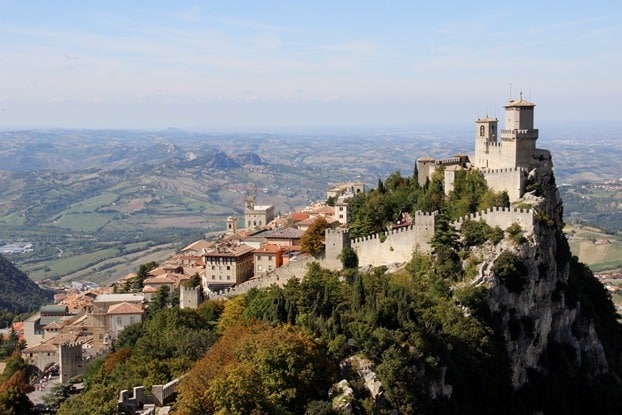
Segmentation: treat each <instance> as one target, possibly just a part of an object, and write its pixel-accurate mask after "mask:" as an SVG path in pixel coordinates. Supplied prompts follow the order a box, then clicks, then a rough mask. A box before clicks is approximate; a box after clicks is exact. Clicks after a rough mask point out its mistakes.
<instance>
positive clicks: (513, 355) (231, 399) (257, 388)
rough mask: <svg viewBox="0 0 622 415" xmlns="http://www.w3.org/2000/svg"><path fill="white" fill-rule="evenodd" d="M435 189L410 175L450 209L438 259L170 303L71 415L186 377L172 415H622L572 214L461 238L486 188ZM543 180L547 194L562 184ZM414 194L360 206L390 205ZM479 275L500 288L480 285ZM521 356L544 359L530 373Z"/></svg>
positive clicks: (603, 298)
mask: <svg viewBox="0 0 622 415" xmlns="http://www.w3.org/2000/svg"><path fill="white" fill-rule="evenodd" d="M387 181H388V182H389V183H390V182H391V181H390V180H387ZM387 181H385V183H386V182H387ZM434 182H435V180H432V181H431V182H430V184H429V185H428V186H424V188H423V189H418V190H416V187H417V186H416V185H414V184H413V183H412V181H410V180H409V179H406V180H405V183H409V184H412V185H413V186H414V188H415V190H412V189H411V190H412V191H413V192H415V193H416V192H421V193H420V197H425V196H424V195H425V194H426V192H429V193H427V194H428V196H429V197H432V196H434V198H433V199H434V200H437V201H438V203H439V206H438V207H439V209H440V211H441V213H440V214H439V221H438V228H437V231H436V233H435V236H434V238H433V240H432V246H433V248H434V254H433V255H422V254H420V253H417V252H415V253H414V254H413V257H412V260H411V261H409V263H408V264H407V265H406V266H405V267H404V268H403V269H401V270H399V271H396V272H393V273H387V270H386V268H384V267H381V268H375V269H371V270H367V271H363V270H359V269H356V268H347V269H345V270H343V271H340V272H332V271H328V270H326V269H323V268H322V267H321V266H320V265H319V264H318V263H312V264H311V265H309V266H308V269H307V273H306V275H305V277H304V278H303V279H302V280H297V279H292V280H289V281H288V282H287V283H286V284H285V285H283V286H282V287H279V286H276V285H275V286H272V287H270V288H268V289H251V290H250V291H249V292H248V293H247V294H245V295H240V296H237V297H234V298H232V299H230V300H228V301H224V302H223V301H215V300H209V301H207V302H205V303H203V304H202V305H201V306H200V307H199V309H198V310H196V311H189V310H179V309H177V308H167V307H162V305H159V306H158V307H156V308H152V309H151V313H150V316H149V319H148V320H147V321H146V322H145V323H142V324H138V325H135V326H132V327H128V328H126V329H125V330H124V331H123V332H122V334H121V338H120V340H119V342H118V343H117V344H116V347H115V352H114V353H113V354H111V355H110V356H108V357H106V358H102V359H100V360H99V361H98V362H97V363H96V364H95V365H93V366H92V368H91V370H90V372H89V374H88V375H87V376H86V391H85V392H84V393H83V394H81V395H77V396H75V397H72V398H69V399H68V400H67V401H66V402H65V403H64V404H63V405H62V406H61V408H60V410H59V412H58V413H59V415H73V414H77V413H85V412H86V413H91V414H102V415H104V414H111V413H112V411H113V409H112V408H113V407H114V402H115V400H116V397H117V393H118V390H120V389H129V388H131V387H132V386H135V385H137V384H141V383H144V384H146V386H149V385H151V384H153V383H156V382H161V383H163V382H166V381H168V380H170V379H171V378H172V377H175V376H179V375H180V374H182V373H184V374H185V376H184V377H183V379H182V381H181V386H180V390H179V395H178V397H177V401H176V403H175V404H174V408H173V413H175V414H197V413H201V414H266V413H270V414H303V413H304V414H308V415H312V414H318V415H319V414H387V415H388V414H393V413H400V414H467V415H468V414H500V413H502V414H533V413H538V412H540V413H546V414H577V415H578V414H584V413H590V412H594V413H617V412H618V411H617V397H618V396H620V393H622V381H621V380H620V379H622V360H621V358H620V353H619V350H620V346H621V345H622V327H621V326H620V324H619V322H618V321H617V318H618V316H617V314H616V312H615V309H614V308H613V305H612V303H611V299H610V298H609V295H608V294H607V291H606V290H605V289H604V288H603V286H602V284H600V283H599V282H598V281H597V280H596V279H595V278H594V276H593V275H592V273H591V272H590V271H589V269H588V268H587V267H585V266H583V265H582V264H580V263H578V262H577V260H576V258H573V257H572V256H571V254H570V251H569V247H568V244H567V242H566V241H565V239H564V237H563V235H562V233H561V229H560V226H559V219H560V218H559V217H557V216H553V215H554V212H553V211H550V212H548V211H546V210H543V211H542V212H541V213H540V214H539V215H538V218H539V219H538V221H539V225H538V226H539V227H540V231H539V232H538V233H537V234H535V235H524V234H523V232H522V230H521V227H520V226H515V225H512V226H509V227H508V228H507V229H505V230H499V229H491V228H490V227H489V226H487V225H486V224H485V223H483V222H472V223H469V224H465V225H464V226H463V227H462V229H461V231H460V232H456V231H455V230H454V229H453V228H451V227H450V226H448V224H449V220H450V218H451V217H452V215H462V214H463V212H464V211H463V209H466V210H469V209H472V208H474V207H469V206H479V205H480V203H481V201H482V200H486V199H487V198H486V197H483V195H485V194H487V190H486V189H485V188H478V191H477V192H475V193H472V192H470V191H469V192H466V193H467V195H465V192H462V191H461V190H460V189H461V186H463V185H465V184H466V183H474V182H477V176H473V177H469V176H468V175H465V176H464V177H463V178H462V179H460V180H459V181H458V182H457V189H458V192H460V193H459V194H450V195H449V196H448V197H444V195H443V191H442V187H440V188H438V187H436V189H437V190H436V191H431V190H429V189H430V188H432V189H434V188H435V186H434ZM385 183H383V185H385ZM540 183H541V185H542V189H543V191H544V192H545V194H546V195H547V196H550V194H551V193H550V189H551V188H552V186H554V184H553V183H554V180H553V179H552V177H549V176H546V175H544V176H543V177H541V178H540ZM404 186H406V185H404ZM379 188H380V186H379ZM406 188H407V187H402V186H392V185H389V186H385V189H384V191H382V192H381V191H380V190H379V189H376V190H374V191H373V192H370V194H369V195H366V196H364V197H365V198H372V197H375V198H377V199H376V200H377V201H379V202H382V203H384V204H386V205H389V203H388V201H389V200H394V199H399V197H397V194H400V192H401V191H403V190H404V189H406ZM400 189H402V190H400ZM458 192H455V193H458ZM475 194H479V195H480V196H479V197H475V196H474V195H475ZM500 200H501V202H503V198H501V199H500ZM541 201H542V202H543V204H541V205H540V206H541V207H542V208H543V209H546V208H545V205H546V203H547V199H542V200H541ZM548 202H550V206H554V207H555V209H557V206H558V205H557V203H556V201H555V200H549V201H548ZM412 203H418V202H417V201H416V200H412ZM361 206H362V207H361V208H360V210H359V214H361V212H366V208H364V206H365V203H361ZM459 206H462V207H461V208H458V207H459ZM407 207H410V208H411V209H412V208H413V207H414V205H408V206H407ZM450 212H454V213H450ZM392 220H393V218H391V217H387V218H384V223H390V222H391V221H392ZM553 246H555V248H552V247H553ZM536 252H537V253H538V255H535V253H536ZM493 253H494V254H495V255H496V256H494V257H493V258H492V259H486V258H485V255H491V254H493ZM538 256H542V258H538ZM549 256H551V257H549ZM484 261H490V262H487V263H486V266H483V267H480V266H481V265H482V262H484ZM480 269H481V270H482V275H484V276H486V275H488V276H489V277H490V278H491V279H492V280H491V281H492V282H491V283H490V284H481V283H480V284H476V283H475V279H476V278H480V277H481V275H480V274H479V270H480ZM478 275H479V276H478ZM545 289H546V290H550V292H548V293H543V292H542V291H543V290H545ZM523 301H526V303H523ZM525 312H526V313H527V314H521V313H525ZM530 313H531V314H530ZM544 315H549V316H550V317H551V320H549V321H548V323H547V322H545V321H544V320H543V318H542V317H543V316H544ZM171 322H173V323H171ZM547 324H548V325H547ZM541 336H543V337H541ZM523 349H526V350H528V351H532V352H533V351H535V350H536V349H538V350H541V353H540V354H539V355H538V356H539V357H538V358H536V361H535V362H532V363H529V362H527V361H526V360H525V359H531V358H532V356H531V355H529V354H524V352H523V351H522V350H523ZM189 352H191V353H190V354H188V353H189ZM521 373H523V374H524V377H523V375H521ZM80 411H82V412H80Z"/></svg>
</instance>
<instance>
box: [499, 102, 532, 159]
mask: <svg viewBox="0 0 622 415" xmlns="http://www.w3.org/2000/svg"><path fill="white" fill-rule="evenodd" d="M534 107H535V104H533V103H531V102H529V101H527V100H524V99H523V94H522V93H521V96H520V99H519V100H518V101H515V100H511V101H509V102H508V103H507V104H506V105H505V106H504V108H505V128H504V129H503V130H501V142H502V144H503V153H504V158H505V159H506V161H508V162H513V163H512V164H513V165H511V166H507V167H526V168H530V167H532V165H533V164H534V163H533V161H532V155H533V154H534V151H535V150H536V140H537V139H538V130H537V129H535V128H533V119H534V118H533V114H534Z"/></svg>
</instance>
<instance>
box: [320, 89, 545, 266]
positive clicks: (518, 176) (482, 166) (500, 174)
mask: <svg viewBox="0 0 622 415" xmlns="http://www.w3.org/2000/svg"><path fill="white" fill-rule="evenodd" d="M534 107H535V104H533V103H531V102H529V101H527V100H524V99H523V97H522V94H521V96H520V99H518V100H510V101H509V102H508V103H507V104H506V105H505V106H504V108H505V111H504V118H505V120H504V121H505V125H504V129H502V130H501V135H500V136H499V134H498V122H499V120H498V119H497V118H489V117H485V118H478V119H477V120H476V121H475V154H473V155H472V156H467V155H456V156H454V157H451V158H449V159H443V160H436V159H433V158H430V157H422V158H420V159H418V160H417V168H418V177H417V179H418V181H419V184H420V185H424V184H425V183H426V181H427V180H429V178H430V177H431V176H432V174H433V173H434V172H435V171H436V170H437V169H439V168H442V169H443V174H444V188H445V192H446V193H449V192H450V191H451V190H452V189H453V183H454V179H455V176H456V172H457V171H459V170H469V169H477V170H479V171H481V172H482V174H483V175H484V178H485V179H486V183H487V184H488V187H489V188H491V189H493V190H495V191H498V192H500V191H505V192H507V194H508V196H509V199H510V202H511V203H512V202H516V201H517V200H519V199H521V198H522V197H523V195H524V194H525V188H526V185H527V181H528V177H529V172H530V171H532V170H533V169H535V168H537V167H538V166H540V165H541V163H542V161H543V160H550V154H549V152H548V150H542V149H538V148H536V140H537V139H538V130H537V129H536V128H534ZM499 138H500V139H499ZM436 218H437V212H429V213H428V212H416V213H415V215H414V218H413V221H412V224H410V225H408V226H407V227H401V228H397V229H393V230H390V231H387V232H384V233H381V234H374V235H369V236H366V237H363V238H356V239H352V240H351V239H350V238H349V236H348V230H347V228H345V227H341V228H337V229H334V230H331V229H329V230H327V231H326V263H327V264H326V265H327V266H330V267H331V268H334V267H338V266H339V265H340V264H339V263H338V261H339V260H338V258H339V254H340V253H341V250H342V249H343V248H344V247H345V246H350V247H351V248H352V249H354V251H355V252H356V253H357V255H358V258H359V266H380V265H390V264H393V263H403V262H405V261H408V260H409V259H410V258H411V256H412V253H413V252H414V251H415V250H419V251H421V252H427V251H429V249H430V245H429V242H430V240H431V238H432V236H433V235H434V228H435V224H436ZM467 219H470V220H476V221H479V220H484V221H485V222H486V223H488V224H489V225H490V226H493V227H494V226H499V227H500V228H502V229H506V228H507V227H509V226H510V225H512V224H513V223H518V224H519V225H520V226H521V228H522V229H523V231H524V232H525V233H531V232H532V231H533V226H534V212H533V210H532V209H517V208H493V209H490V210H487V211H485V212H478V213H477V214H473V215H470V217H468V218H463V219H461V220H459V221H457V222H455V223H454V224H453V225H454V226H455V227H456V228H460V226H461V223H462V222H463V221H464V220H467Z"/></svg>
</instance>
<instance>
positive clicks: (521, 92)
mask: <svg viewBox="0 0 622 415" xmlns="http://www.w3.org/2000/svg"><path fill="white" fill-rule="evenodd" d="M520 100H521V101H522V100H523V91H520Z"/></svg>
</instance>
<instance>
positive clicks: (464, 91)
mask: <svg viewBox="0 0 622 415" xmlns="http://www.w3.org/2000/svg"><path fill="white" fill-rule="evenodd" d="M539 3H540V4H539ZM542 3H544V4H542ZM0 56H1V59H0V129H4V128H16V127H34V128H46V127H65V128H84V127H87V128H147V129H156V128H167V127H178V128H185V129H200V130H208V131H209V130H233V131H235V130H239V131H248V130H256V131H271V130H278V129H283V128H292V129H300V130H301V131H304V130H305V129H317V128H328V129H330V128H349V127H358V128H365V127H368V126H369V127H377V126H380V127H385V126H386V127H399V126H416V125H427V124H450V125H460V124H465V123H466V124H468V125H469V128H470V126H471V123H472V122H473V120H474V119H475V118H477V116H481V115H486V113H487V114H489V115H491V116H494V115H497V116H500V115H501V114H500V113H501V111H502V106H503V104H504V103H505V102H506V101H507V99H508V98H509V97H510V90H511V93H512V96H513V98H517V97H518V95H519V92H520V91H522V92H523V96H524V97H525V98H528V99H530V100H531V101H533V102H535V103H536V105H537V108H536V117H537V119H536V122H538V121H540V122H542V121H543V120H546V121H549V122H560V123H561V122H566V121H569V122H570V121H572V122H577V121H582V120H584V121H585V122H599V123H600V122H618V121H620V120H621V116H620V113H619V110H618V101H619V97H620V96H621V93H622V82H621V80H620V74H622V2H620V1H591V2H588V1H538V2H535V1H533V2H532V1H525V2H522V3H521V2H520V1H512V2H502V1H495V2H492V1H491V2H489V1H477V2H465V1H459V2H458V1H456V2H453V1H425V2H422V1H412V0H411V1H388V2H379V1H376V2H371V1H298V2H295V1H288V2H285V1H283V2H280V1H244V2H241V1H219V2H211V1H203V2H192V1H175V2H173V1H169V2H163V1H123V2H116V1H105V2H100V1H91V2H84V1H75V2H70V1H3V0H0ZM510 85H511V87H510Z"/></svg>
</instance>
